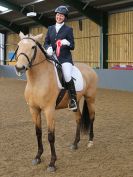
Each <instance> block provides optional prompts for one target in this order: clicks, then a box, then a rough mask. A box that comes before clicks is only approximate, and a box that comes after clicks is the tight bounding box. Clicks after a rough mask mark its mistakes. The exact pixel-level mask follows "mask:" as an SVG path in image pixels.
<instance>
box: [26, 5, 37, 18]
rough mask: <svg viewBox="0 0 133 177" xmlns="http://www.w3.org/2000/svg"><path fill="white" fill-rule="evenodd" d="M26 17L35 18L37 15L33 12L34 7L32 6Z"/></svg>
mask: <svg viewBox="0 0 133 177" xmlns="http://www.w3.org/2000/svg"><path fill="white" fill-rule="evenodd" d="M26 15H27V17H35V16H36V15H37V13H36V12H34V5H32V11H31V12H28V13H27V14H26Z"/></svg>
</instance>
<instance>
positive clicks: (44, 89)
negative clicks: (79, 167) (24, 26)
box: [15, 32, 98, 172]
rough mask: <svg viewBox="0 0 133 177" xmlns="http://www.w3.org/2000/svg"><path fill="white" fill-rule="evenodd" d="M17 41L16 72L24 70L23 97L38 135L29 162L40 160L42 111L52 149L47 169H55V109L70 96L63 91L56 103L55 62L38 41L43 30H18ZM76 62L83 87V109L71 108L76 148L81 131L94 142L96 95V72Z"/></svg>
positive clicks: (62, 104)
mask: <svg viewBox="0 0 133 177" xmlns="http://www.w3.org/2000/svg"><path fill="white" fill-rule="evenodd" d="M19 37H20V41H19V43H18V47H17V51H16V56H15V57H16V65H15V70H16V73H17V74H18V75H19V76H21V75H22V74H23V73H26V78H27V84H26V87H25V91H24V96H25V100H26V102H27V104H28V106H29V109H30V113H31V116H32V120H33V123H34V124H35V131H36V137H37V144H38V151H37V154H36V156H35V158H34V159H33V161H32V163H33V164H34V165H37V164H39V163H40V162H41V155H42V153H43V144H42V126H41V112H42V111H43V112H44V117H45V118H46V123H47V128H48V142H49V144H50V149H51V160H50V163H49V165H48V167H47V170H48V171H49V172H54V171H55V170H56V166H55V162H56V160H57V156H56V151H55V145H54V144H55V119H54V115H55V111H56V110H58V109H64V108H67V106H68V101H69V96H68V93H67V92H66V94H65V96H64V97H63V98H62V100H61V102H60V103H59V104H58V105H57V106H56V100H57V97H58V95H59V92H60V90H61V89H60V88H59V87H58V84H57V78H56V74H55V69H54V64H53V62H52V61H50V60H49V58H48V56H47V55H46V52H45V50H44V48H43V46H42V45H41V44H40V41H41V40H42V37H43V34H38V35H36V36H32V35H31V34H29V35H24V34H23V33H22V32H20V33H19ZM75 66H76V67H77V68H78V69H79V70H80V71H81V73H82V76H83V89H82V90H81V91H79V92H77V102H78V105H79V103H80V101H81V98H84V99H83V101H84V103H83V108H82V113H81V111H80V109H81V108H80V107H79V106H78V110H77V112H73V113H74V114H75V118H76V133H75V138H74V141H73V143H72V145H71V148H72V149H74V150H75V149H77V148H78V143H79V141H80V132H81V131H82V132H85V133H87V134H89V142H88V147H90V146H92V145H93V137H94V132H93V123H94V119H95V98H96V90H97V79H98V77H97V74H96V72H95V71H94V70H93V69H92V68H90V67H89V66H88V65H87V64H84V63H76V64H75Z"/></svg>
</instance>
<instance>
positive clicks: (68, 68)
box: [62, 62, 77, 111]
mask: <svg viewBox="0 0 133 177" xmlns="http://www.w3.org/2000/svg"><path fill="white" fill-rule="evenodd" d="M72 69H73V66H72V64H71V63H68V62H67V63H63V64H62V71H63V75H64V79H65V81H66V84H67V88H68V93H69V96H70V102H69V109H70V110H73V111H76V110H77V97H76V90H75V85H74V81H73V79H72Z"/></svg>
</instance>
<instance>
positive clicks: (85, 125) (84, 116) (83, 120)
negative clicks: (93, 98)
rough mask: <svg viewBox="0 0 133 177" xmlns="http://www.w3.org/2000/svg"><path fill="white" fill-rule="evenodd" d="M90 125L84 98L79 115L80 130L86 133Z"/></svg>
mask: <svg viewBox="0 0 133 177" xmlns="http://www.w3.org/2000/svg"><path fill="white" fill-rule="evenodd" d="M89 127H90V114H89V109H88V107H87V102H86V100H84V105H83V110H82V115H81V128H80V129H81V132H83V133H88V132H89Z"/></svg>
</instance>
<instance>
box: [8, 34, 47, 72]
mask: <svg viewBox="0 0 133 177" xmlns="http://www.w3.org/2000/svg"><path fill="white" fill-rule="evenodd" d="M24 39H30V40H32V41H34V42H35V45H34V46H32V49H34V53H33V56H32V58H31V59H30V58H29V57H28V55H27V54H26V53H23V52H21V53H19V55H18V56H17V57H16V54H17V51H18V49H19V46H18V47H17V49H16V50H15V52H14V55H13V56H12V58H11V60H10V61H12V60H13V58H14V57H15V60H16V61H18V58H19V56H20V55H23V56H24V57H25V58H26V59H27V61H28V68H27V69H29V68H31V67H33V66H35V65H38V64H40V63H42V62H43V61H45V60H44V59H43V60H42V61H40V62H38V63H36V64H33V62H34V60H35V58H36V54H37V47H39V48H40V49H41V51H42V52H43V54H44V55H45V57H46V59H47V54H46V52H45V50H44V48H43V47H42V46H41V44H40V43H39V42H38V41H36V40H34V39H32V38H30V37H25V38H23V39H22V40H24ZM22 40H21V41H22Z"/></svg>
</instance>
